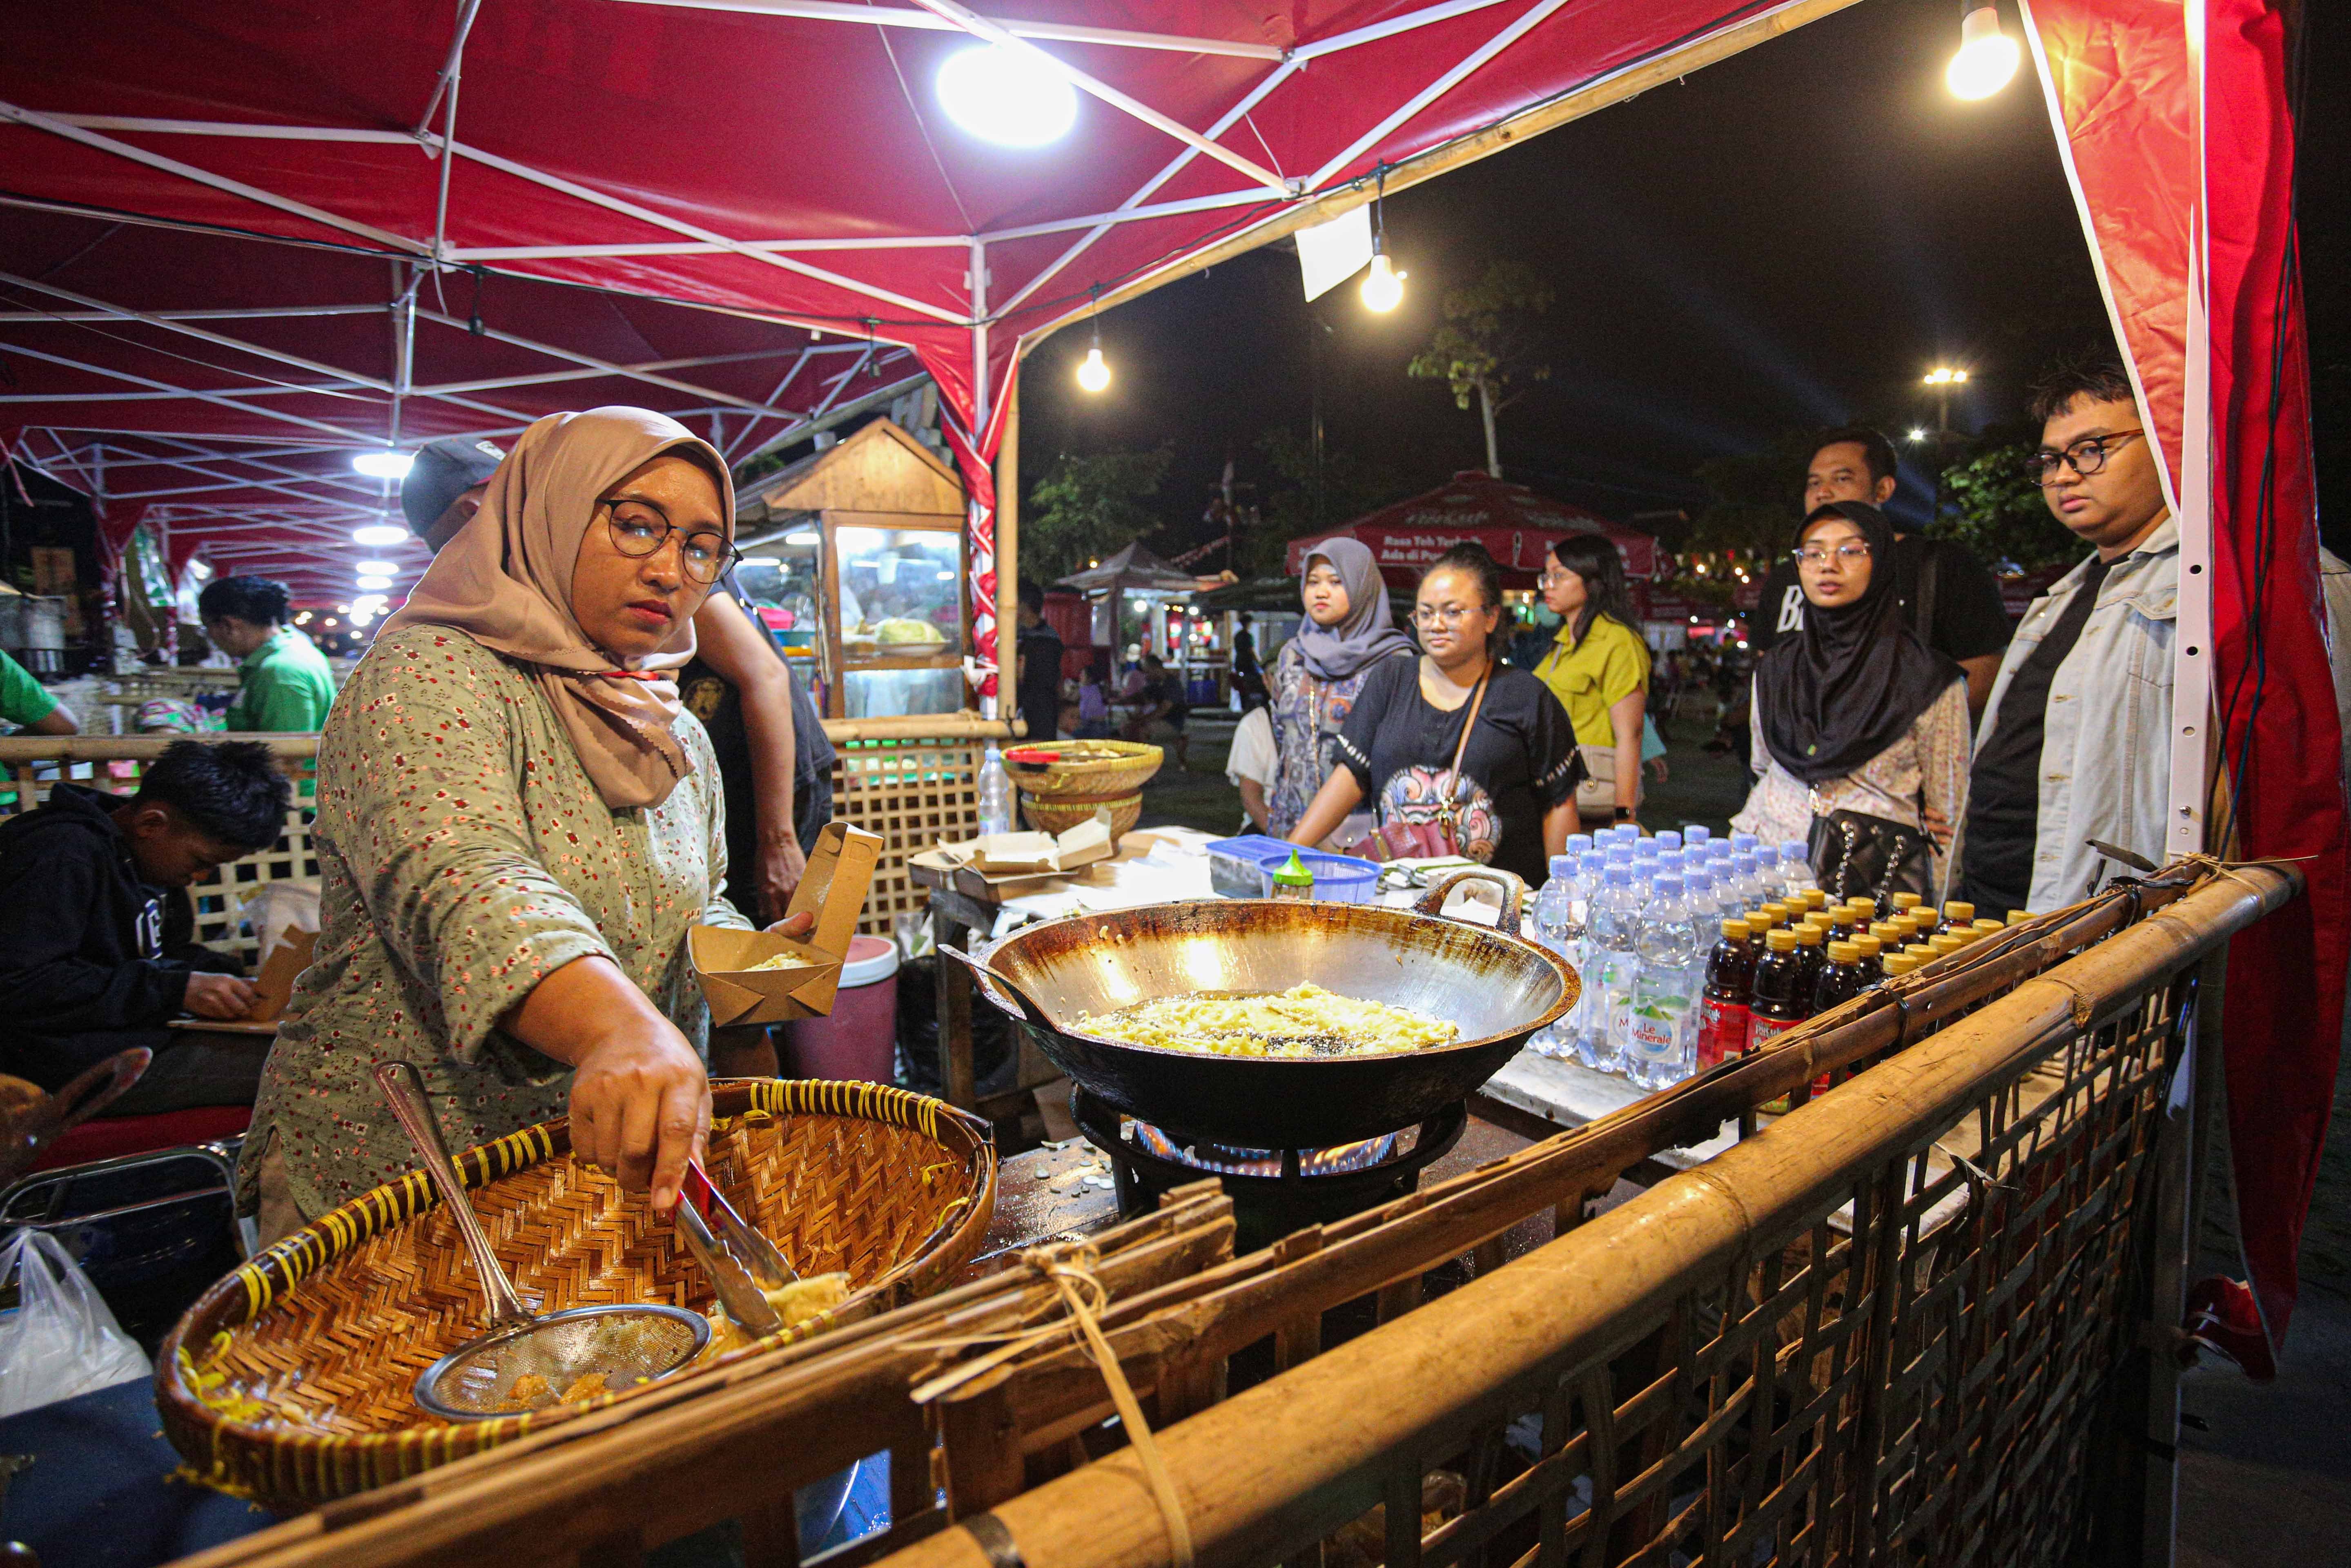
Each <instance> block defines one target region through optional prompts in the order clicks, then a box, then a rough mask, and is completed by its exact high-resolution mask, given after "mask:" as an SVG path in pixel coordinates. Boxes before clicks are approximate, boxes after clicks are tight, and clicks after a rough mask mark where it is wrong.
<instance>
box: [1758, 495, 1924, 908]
mask: <svg viewBox="0 0 2351 1568" xmlns="http://www.w3.org/2000/svg"><path fill="white" fill-rule="evenodd" d="M1893 559H1894V530H1893V528H1892V527H1891V526H1890V525H1888V524H1887V522H1886V515H1885V514H1884V513H1883V512H1880V511H1879V510H1878V509H1877V508H1876V507H1871V506H1865V505H1863V504H1862V503H1860V502H1857V501H1833V502H1831V503H1829V504H1828V505H1827V506H1824V507H1820V508H1819V509H1817V510H1816V511H1814V512H1813V515H1812V516H1811V517H1806V518H1805V519H1804V526H1803V528H1802V529H1801V530H1799V531H1798V533H1797V536H1796V576H1797V580H1798V582H1799V583H1800V584H1801V585H1802V589H1803V593H1804V599H1805V601H1806V609H1805V611H1804V625H1803V630H1802V632H1801V633H1800V634H1799V635H1796V636H1792V637H1785V638H1782V640H1781V641H1780V642H1779V643H1777V644H1775V645H1774V646H1773V647H1772V649H1771V652H1770V653H1766V654H1764V655H1763V657H1762V659H1761V662H1759V663H1758V664H1756V666H1755V695H1754V701H1753V704H1752V705H1751V709H1750V713H1751V716H1750V720H1749V722H1750V725H1751V726H1752V727H1753V735H1754V757H1755V758H1756V761H1757V762H1758V763H1760V764H1761V766H1760V767H1759V768H1757V778H1756V780H1755V787H1754V789H1753V790H1752V791H1751V792H1750V794H1749V795H1748V797H1747V805H1746V808H1745V809H1744V810H1741V811H1740V813H1739V815H1737V816H1736V817H1733V818H1732V819H1731V825H1732V826H1733V827H1736V828H1738V829H1740V831H1745V832H1750V833H1754V834H1756V835H1757V836H1758V837H1760V838H1761V839H1763V840H1765V841H1767V842H1770V841H1793V840H1801V841H1804V842H1805V843H1806V844H1807V845H1808V846H1809V849H1810V851H1811V855H1810V858H1811V862H1812V864H1813V869H1814V871H1815V872H1816V873H1817V874H1818V875H1819V877H1820V881H1821V886H1822V887H1823V888H1825V889H1828V890H1829V891H1830V892H1832V893H1833V894H1840V895H1842V896H1852V895H1854V894H1874V895H1876V897H1877V898H1878V899H1879V900H1880V901H1881V902H1883V900H1884V899H1885V898H1886V895H1887V894H1895V893H1915V894H1918V895H1919V896H1920V897H1922V898H1926V899H1928V900H1930V901H1936V900H1939V898H1940V897H1941V894H1942V890H1943V886H1944V882H1945V878H1946V875H1947V873H1948V870H1949V867H1948V865H1947V863H1946V856H1947V855H1948V854H1949V851H1950V828H1949V824H1950V823H1952V822H1956V821H1959V813H1960V811H1961V809H1962V808H1963V806H1964V804H1965V799H1966V792H1967V783H1968V747H1969V735H1968V701H1967V698H1968V688H1967V679H1966V675H1965V673H1964V672H1963V671H1961V670H1960V668H1959V665H1957V664H1954V663H1952V662H1951V661H1950V660H1949V658H1947V657H1945V656H1944V655H1943V654H1941V653H1936V652H1935V651H1934V650H1933V649H1931V648H1928V646H1927V645H1926V644H1925V643H1921V642H1920V641H1919V640H1918V639H1917V636H1915V635H1914V634H1913V633H1912V632H1911V631H1910V628H1909V623H1908V619H1907V616H1906V615H1905V614H1904V613H1903V609H1902V601H1900V600H1899V599H1898V598H1896V595H1895V591H1894V573H1893V570H1892V561H1893Z"/></svg>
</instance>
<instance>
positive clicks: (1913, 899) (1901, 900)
mask: <svg viewBox="0 0 2351 1568" xmlns="http://www.w3.org/2000/svg"><path fill="white" fill-rule="evenodd" d="M1926 902H1927V901H1926V900H1925V899H1923V898H1921V897H1919V896H1918V895H1917V894H1915V893H1897V894H1895V895H1894V907H1895V908H1896V909H1916V908H1917V907H1918V906H1919V905H1920V904H1924V903H1926Z"/></svg>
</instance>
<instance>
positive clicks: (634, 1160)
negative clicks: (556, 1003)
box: [571, 1017, 710, 1214]
mask: <svg viewBox="0 0 2351 1568" xmlns="http://www.w3.org/2000/svg"><path fill="white" fill-rule="evenodd" d="M709 1136H710V1078H709V1075H708V1074H707V1073H706V1072H705V1071H704V1070H703V1066H702V1059H701V1058H700V1057H699V1056H697V1055H696V1054H695V1050H694V1047H693V1046H692V1045H690V1044H688V1043H687V1041H686V1039H685V1036H684V1035H683V1034H681V1033H679V1032H678V1030H677V1026H676V1025H674V1024H673V1023H671V1022H670V1021H669V1020H668V1019H665V1018H659V1017H655V1018H653V1019H643V1018H632V1019H626V1020H625V1021H624V1022H623V1023H622V1027H621V1028H620V1029H618V1030H615V1031H614V1032H613V1033H612V1035H611V1037H610V1038H608V1039H605V1040H600V1041H599V1042H597V1043H596V1044H594V1045H592V1046H590V1049H589V1050H588V1051H587V1053H586V1054H585V1055H583V1056H581V1057H580V1059H579V1062H578V1066H577V1070H576V1071H575V1072H574V1073H573V1075H572V1079H571V1152H572V1155H573V1156H574V1157H575V1158H578V1159H581V1160H585V1161H586V1162H587V1163H588V1164H590V1165H592V1166H597V1167H598V1168H600V1169H601V1170H605V1171H609V1172H611V1174H612V1175H613V1176H615V1177H617V1178H618V1179H619V1181H620V1183H621V1186H622V1188H623V1189H625V1190H627V1191H630V1192H647V1191H650V1193H651V1195H652V1199H653V1211H654V1212H655V1213H657V1214H665V1213H667V1212H668V1211H669V1210H670V1208H671V1207H674V1205H675V1204H676V1202H677V1196H678V1189H679V1188H680V1187H681V1186H683V1185H684V1180H685V1166H686V1162H687V1161H688V1160H689V1159H694V1160H698V1159H700V1158H701V1157H702V1155H703V1146H704V1145H705V1142H706V1141H707V1140H708V1138H709Z"/></svg>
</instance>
